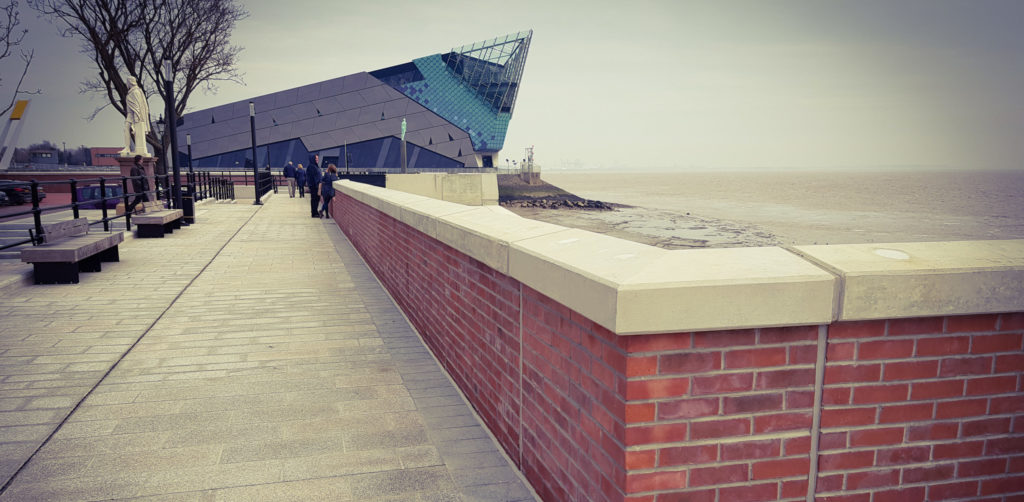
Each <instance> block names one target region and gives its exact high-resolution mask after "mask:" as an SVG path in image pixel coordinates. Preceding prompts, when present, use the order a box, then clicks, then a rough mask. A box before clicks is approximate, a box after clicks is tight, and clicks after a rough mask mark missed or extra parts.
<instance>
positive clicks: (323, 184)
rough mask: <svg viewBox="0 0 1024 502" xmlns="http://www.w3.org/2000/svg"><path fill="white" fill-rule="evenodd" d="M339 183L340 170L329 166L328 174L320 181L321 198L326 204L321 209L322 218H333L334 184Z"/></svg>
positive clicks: (331, 165)
mask: <svg viewBox="0 0 1024 502" xmlns="http://www.w3.org/2000/svg"><path fill="white" fill-rule="evenodd" d="M335 181H338V168H337V166H335V165H334V164H327V174H325V175H324V177H323V179H322V180H320V196H321V197H323V198H324V203H323V205H322V206H321V207H320V217H321V218H330V217H331V212H330V209H331V199H333V198H334V182H335Z"/></svg>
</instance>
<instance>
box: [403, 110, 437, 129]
mask: <svg viewBox="0 0 1024 502" xmlns="http://www.w3.org/2000/svg"><path fill="white" fill-rule="evenodd" d="M430 115H433V113H431V112H422V113H413V114H408V115H405V119H406V122H405V125H406V128H407V130H409V131H421V130H424V129H430V128H431V127H433V126H434V125H433V123H432V122H431V119H430Z"/></svg>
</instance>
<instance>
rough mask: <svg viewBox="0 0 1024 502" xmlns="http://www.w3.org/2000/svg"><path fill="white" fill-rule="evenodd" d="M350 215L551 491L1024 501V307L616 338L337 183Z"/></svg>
mask: <svg viewBox="0 0 1024 502" xmlns="http://www.w3.org/2000/svg"><path fill="white" fill-rule="evenodd" d="M333 203H334V210H333V213H334V214H335V219H336V221H337V222H338V224H339V226H340V227H341V228H342V230H343V231H344V232H345V233H346V235H348V237H349V239H350V240H351V241H352V243H353V245H354V246H355V247H356V249H357V250H358V251H359V252H360V254H361V255H362V256H363V257H364V259H365V260H366V261H367V263H368V264H369V265H370V267H371V268H372V269H373V271H374V273H375V274H376V275H377V277H378V278H380V280H381V282H382V283H384V285H385V286H386V287H387V289H388V291H389V292H390V293H391V295H392V296H393V297H394V298H395V300H396V301H397V302H398V304H399V305H400V306H401V307H402V309H403V311H404V312H405V314H406V315H407V316H408V317H409V319H410V321H411V322H412V324H413V325H414V326H415V327H416V329H417V330H418V331H419V333H420V334H421V335H422V336H423V338H424V340H425V341H426V343H427V345H428V346H429V347H430V349H431V350H432V351H433V352H434V354H435V355H436V357H437V358H438V360H439V361H441V363H442V364H443V365H444V366H445V368H446V369H447V371H448V372H449V373H450V374H451V375H452V378H453V379H455V381H456V382H457V383H458V385H459V387H460V388H461V389H462V390H463V392H464V393H465V394H466V396H467V398H468V399H469V400H470V401H471V403H472V404H473V406H474V407H475V408H476V410H477V412H478V413H479V414H480V416H481V417H482V419H483V420H484V422H485V423H486V424H487V426H488V427H489V428H490V430H491V431H492V432H493V433H494V435H495V436H496V437H497V439H498V441H499V442H500V443H501V445H502V446H503V447H504V448H505V450H506V451H507V452H508V454H509V456H510V457H511V458H512V459H513V461H515V463H516V464H517V465H518V467H519V468H520V470H521V471H522V472H523V473H524V474H525V476H526V477H527V479H528V480H529V481H530V483H531V484H532V485H533V487H534V488H535V489H536V490H537V492H538V493H539V494H540V495H541V497H542V498H544V499H545V500H551V501H555V500H557V501H562V500H567V501H584V500H587V501H590V500H594V501H603V500H606V501H622V500H631V501H632V500H636V501H650V502H664V501H669V500H687V501H699V500H709V501H719V502H721V501H727V500H728V501H733V500H737V501H739V500H750V501H755V500H803V499H804V498H805V497H806V493H807V487H808V473H809V468H810V465H811V464H810V463H811V462H817V464H818V468H819V475H818V478H817V479H816V480H814V482H815V485H816V493H817V495H818V500H836V501H839V500H843V501H847V500H849V501H860V500H863V501H865V502H879V501H888V500H894V501H897V500H898V501H900V502H910V501H915V500H949V499H953V500H962V499H971V500H1001V501H1008V500H1021V499H1024V417H1022V414H1024V398H1022V395H1021V390H1022V385H1024V377H1022V370H1024V352H1022V343H1024V314H1020V313H1011V314H998V315H996V314H993V315H968V316H956V317H932V318H916V319H894V320H876V321H857V322H837V323H833V324H832V325H830V326H829V327H828V330H829V332H828V337H829V343H828V347H827V362H826V367H825V369H824V377H825V387H824V389H823V404H822V408H821V431H820V436H819V439H820V451H819V455H818V457H817V458H810V457H809V453H810V443H811V441H810V439H811V437H810V435H811V422H812V418H813V413H814V409H813V406H814V403H813V386H814V378H815V363H816V353H817V336H818V328H817V327H816V326H791V327H773V328H760V329H741V330H728V331H714V332H696V333H658V334H650V335H636V336H618V335H616V334H615V333H612V332H610V331H608V330H607V329H605V328H603V327H601V326H600V325H597V324H596V323H594V322H593V321H591V320H590V319H587V318H585V317H583V316H581V315H580V314H578V313H577V312H574V311H572V310H570V309H568V308H566V307H565V306H564V305H561V304H559V303H558V302H556V301H554V300H552V299H550V298H548V297H546V296H545V295H543V294H541V293H539V292H537V291H535V290H533V289H531V288H530V287H528V286H526V285H524V284H522V283H520V282H518V281H516V280H515V279H513V278H511V277H508V276H506V275H503V274H500V273H498V272H496V271H495V270H493V269H490V268H489V267H487V266H485V265H483V264H482V263H480V262H478V261H476V260H474V259H472V258H470V257H469V256H467V255H465V254H464V253H461V252H459V251H458V250H456V249H453V248H451V247H449V246H447V245H445V244H443V243H441V242H439V241H437V240H435V239H432V238H430V237H428V236H427V235H425V234H423V233H421V232H419V231H418V230H415V229H413V228H412V227H409V226H408V225H405V224H404V223H402V222H399V221H397V220H395V219H393V218H391V217H389V216H387V215H385V214H384V213H381V212H379V211H377V210H375V209H372V208H370V207H369V206H366V205H364V204H362V203H359V202H357V201H356V200H355V199H352V198H351V197H349V196H347V195H345V194H343V193H339V195H338V196H336V197H335V199H334V202H333Z"/></svg>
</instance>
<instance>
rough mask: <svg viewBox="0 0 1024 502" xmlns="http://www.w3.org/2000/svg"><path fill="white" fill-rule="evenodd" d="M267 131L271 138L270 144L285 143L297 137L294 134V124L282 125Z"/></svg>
mask: <svg viewBox="0 0 1024 502" xmlns="http://www.w3.org/2000/svg"><path fill="white" fill-rule="evenodd" d="M266 130H267V131H269V133H268V134H269V135H270V136H269V139H268V140H267V141H269V142H270V143H277V142H278V141H284V140H288V139H292V138H294V137H295V135H293V134H292V124H281V125H278V126H274V127H271V128H269V129H266Z"/></svg>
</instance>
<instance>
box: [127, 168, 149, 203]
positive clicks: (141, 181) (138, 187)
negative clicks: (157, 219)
mask: <svg viewBox="0 0 1024 502" xmlns="http://www.w3.org/2000/svg"><path fill="white" fill-rule="evenodd" d="M129 174H130V175H131V177H132V192H135V199H134V200H132V201H131V203H130V204H128V207H126V208H125V209H124V212H126V213H131V212H132V211H134V210H135V206H136V205H137V204H138V203H140V202H142V203H143V204H142V210H143V212H145V210H146V204H145V203H146V202H149V194H148V193H146V192H147V191H149V179H148V178H146V169H145V168H144V167H142V155H136V156H135V164H133V165H132V170H131V172H130V173H129Z"/></svg>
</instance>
